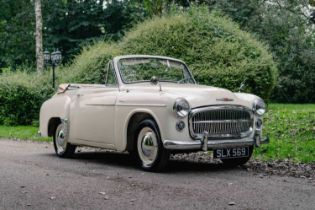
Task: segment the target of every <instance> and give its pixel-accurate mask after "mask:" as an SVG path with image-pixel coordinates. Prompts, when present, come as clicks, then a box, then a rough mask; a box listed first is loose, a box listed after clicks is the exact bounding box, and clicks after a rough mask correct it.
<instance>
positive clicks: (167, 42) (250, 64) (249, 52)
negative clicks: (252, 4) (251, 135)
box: [0, 7, 276, 125]
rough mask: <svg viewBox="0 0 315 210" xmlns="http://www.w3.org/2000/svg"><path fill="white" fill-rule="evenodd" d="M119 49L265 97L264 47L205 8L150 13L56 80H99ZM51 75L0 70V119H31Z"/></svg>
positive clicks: (269, 69)
mask: <svg viewBox="0 0 315 210" xmlns="http://www.w3.org/2000/svg"><path fill="white" fill-rule="evenodd" d="M121 54H157V55H166V56H172V57H175V58H180V59H182V60H184V61H186V62H187V64H189V66H190V67H191V69H192V71H193V73H194V75H195V77H196V79H197V81H198V82H200V83H202V84H207V85H213V86H219V87H225V88H228V89H231V90H233V91H236V90H238V87H239V86H240V84H241V82H242V81H245V84H246V88H245V91H246V92H252V93H255V94H258V95H260V96H262V97H264V98H268V97H269V96H270V93H271V91H272V88H273V87H274V85H275V81H276V67H275V64H274V62H273V60H272V57H271V55H270V54H269V53H268V52H267V50H266V49H265V46H264V45H263V44H261V43H259V42H257V41H256V40H255V39H253V38H252V37H251V36H250V35H249V34H248V33H246V32H243V31H241V30H240V29H239V27H238V26H237V25H236V24H234V23H233V22H232V21H230V20H229V19H228V18H226V17H222V16H221V15H220V14H215V13H209V12H208V10H207V9H206V8H202V7H201V8H192V9H191V10H190V12H186V13H181V12H179V13H176V14H174V15H170V16H166V17H155V18H153V19H151V20H148V21H146V22H144V23H141V24H139V25H138V26H137V27H136V28H134V29H133V30H132V31H130V32H129V33H127V35H126V37H125V38H124V40H123V41H121V42H120V43H105V42H98V43H96V44H94V45H92V46H90V47H86V48H84V49H83V50H82V53H81V54H80V55H79V56H77V57H76V59H75V60H74V62H73V63H72V64H71V65H69V66H66V67H63V68H61V69H60V70H58V71H57V79H58V82H59V83H65V82H71V83H103V82H104V69H105V68H106V63H107V62H108V61H109V60H110V59H111V58H113V57H114V56H116V55H121ZM49 76H50V75H40V76H36V75H33V74H26V73H21V72H20V73H16V74H6V73H4V74H3V75H2V76H1V78H0V109H1V110H0V124H1V123H4V124H20V125H24V124H31V123H32V122H33V120H36V119H38V113H39V109H40V106H41V104H42V102H43V101H44V100H45V99H47V98H48V97H49V95H50V94H51V93H52V92H53V90H52V88H51V86H50V82H51V80H50V79H49V78H50V77H49Z"/></svg>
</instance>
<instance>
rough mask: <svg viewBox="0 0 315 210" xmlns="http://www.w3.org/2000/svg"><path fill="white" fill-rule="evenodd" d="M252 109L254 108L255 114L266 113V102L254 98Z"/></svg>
mask: <svg viewBox="0 0 315 210" xmlns="http://www.w3.org/2000/svg"><path fill="white" fill-rule="evenodd" d="M253 109H254V112H255V113H256V114H257V115H259V116H263V115H264V114H265V113H266V111H267V109H266V104H265V102H264V100H262V99H261V98H259V99H256V100H255V101H254V107H253Z"/></svg>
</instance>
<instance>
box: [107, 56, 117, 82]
mask: <svg viewBox="0 0 315 210" xmlns="http://www.w3.org/2000/svg"><path fill="white" fill-rule="evenodd" d="M105 85H106V86H117V81H116V75H115V72H114V68H113V64H112V62H111V61H110V62H108V64H107V71H106V79H105Z"/></svg>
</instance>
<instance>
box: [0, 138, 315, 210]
mask: <svg viewBox="0 0 315 210" xmlns="http://www.w3.org/2000/svg"><path fill="white" fill-rule="evenodd" d="M265 164H267V163H262V162H255V161H252V162H250V163H249V164H247V165H246V166H245V167H237V168H225V167H224V166H223V165H222V164H221V163H220V162H219V161H217V160H213V159H212V158H211V157H209V156H208V155H206V154H205V153H202V152H201V153H198V154H190V155H180V154H178V155H175V156H173V157H172V160H171V162H170V167H169V169H168V171H167V172H165V173H148V172H143V171H141V170H140V169H138V168H136V167H134V165H133V164H132V162H131V161H130V156H129V155H126V154H117V153H114V152H103V151H100V150H95V149H89V148H81V149H80V152H79V153H77V154H76V155H75V157H74V158H72V159H60V158H57V157H56V156H55V155H54V151H53V147H52V145H51V144H47V143H32V142H24V141H21V142H18V141H8V140H0V166H1V168H0V209H1V210H2V209H32V210H33V209H34V210H36V209H58V210H59V209H128V210H129V209H180V210H182V209H314V208H313V207H314V206H315V199H314V195H315V183H314V182H313V180H310V179H309V178H311V177H312V171H314V168H312V167H313V166H310V167H311V169H309V168H308V166H305V167H304V166H300V165H297V166H296V167H298V168H299V167H300V168H303V169H301V170H302V171H306V172H305V173H304V172H303V174H306V175H305V178H303V177H301V176H304V175H300V172H294V173H278V172H275V171H291V172H292V171H299V170H300V169H299V170H295V169H294V170H293V169H292V168H291V167H295V166H292V164H290V163H286V164H285V162H284V163H276V162H275V163H270V165H268V164H267V165H265ZM286 167H289V168H290V169H287V168H286ZM270 168H272V169H271V170H270ZM282 168H284V170H282ZM304 168H305V169H304ZM307 171H309V172H307ZM307 173H310V175H309V176H308V175H307ZM273 174H280V175H281V176H278V175H273ZM295 174H296V175H295ZM297 174H299V175H297ZM292 176H296V177H299V178H295V177H292Z"/></svg>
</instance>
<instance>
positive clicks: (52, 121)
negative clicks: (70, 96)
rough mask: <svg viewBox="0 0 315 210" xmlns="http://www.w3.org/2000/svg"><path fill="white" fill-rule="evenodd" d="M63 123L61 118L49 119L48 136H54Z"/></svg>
mask: <svg viewBox="0 0 315 210" xmlns="http://www.w3.org/2000/svg"><path fill="white" fill-rule="evenodd" d="M61 122H62V121H61V118H60V117H52V118H50V119H49V121H48V127H47V134H48V136H53V135H54V134H55V131H56V129H57V127H58V125H59V124H60V123H61Z"/></svg>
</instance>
